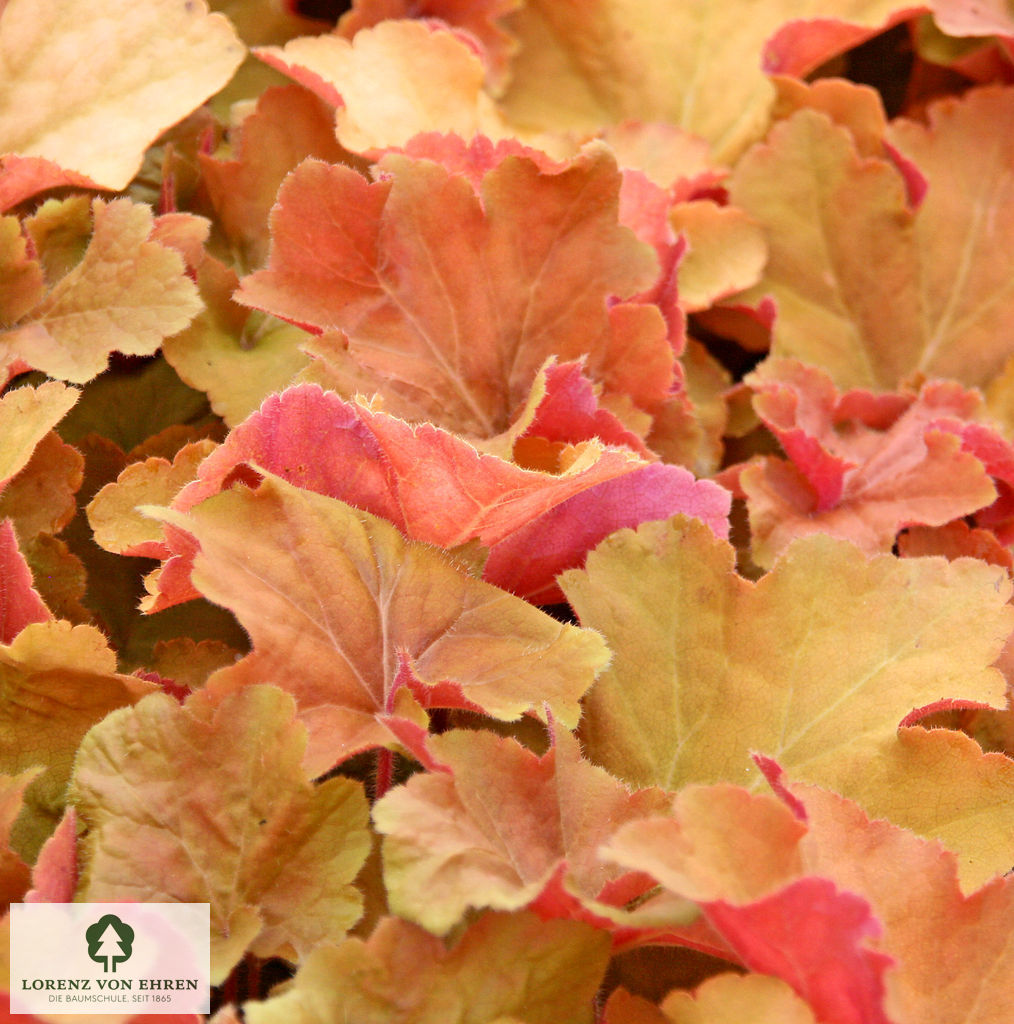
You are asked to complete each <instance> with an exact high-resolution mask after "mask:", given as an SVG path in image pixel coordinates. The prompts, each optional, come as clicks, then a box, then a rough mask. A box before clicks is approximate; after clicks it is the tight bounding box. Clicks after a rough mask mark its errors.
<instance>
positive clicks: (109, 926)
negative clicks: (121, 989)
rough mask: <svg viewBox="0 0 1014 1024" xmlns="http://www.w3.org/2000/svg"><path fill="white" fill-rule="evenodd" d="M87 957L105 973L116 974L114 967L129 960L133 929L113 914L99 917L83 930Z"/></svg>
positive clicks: (132, 942)
mask: <svg viewBox="0 0 1014 1024" xmlns="http://www.w3.org/2000/svg"><path fill="white" fill-rule="evenodd" d="M85 938H86V939H87V940H88V955H89V956H90V957H91V958H92V959H93V960H94V961H95V962H96V963H98V964H102V965H103V970H104V971H106V972H110V971H111V972H112V973H113V974H115V973H116V965H117V964H118V963H120V964H122V963H123V962H124V961H126V960H129V959H130V954H131V952H132V949H133V944H134V929H133V928H131V927H130V925H129V924H125V923H124V922H123V921H121V920H120V919H119V918H118V917H117V916H116V915H115V914H106V915H105V916H104V917H100V918H99V919H98V920H97V921H96V922H95V924H93V925H91V926H89V927H88V928H87V929H86V930H85Z"/></svg>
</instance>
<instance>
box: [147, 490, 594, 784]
mask: <svg viewBox="0 0 1014 1024" xmlns="http://www.w3.org/2000/svg"><path fill="white" fill-rule="evenodd" d="M160 517H161V518H163V519H165V520H166V521H167V522H169V523H172V524H173V525H174V526H175V527H178V528H179V529H182V530H185V531H187V532H188V534H189V535H191V536H192V537H193V538H194V541H196V544H197V545H198V546H199V553H198V554H197V556H196V558H195V560H194V573H193V578H194V583H195V584H196V586H197V587H198V589H199V590H200V591H201V592H202V593H203V594H205V596H207V597H208V598H209V599H210V600H212V601H214V602H216V603H217V604H221V605H224V606H225V607H227V608H229V609H230V610H231V611H233V612H234V613H235V615H236V617H237V618H238V619H239V621H240V623H241V624H242V625H243V626H244V628H245V629H246V630H247V632H248V633H249V635H250V638H251V641H252V642H253V651H252V653H251V654H249V655H247V657H245V658H244V659H243V660H242V661H240V662H239V663H238V664H236V665H235V666H233V667H230V668H225V669H223V670H221V671H219V672H218V673H216V675H215V676H214V677H213V678H212V680H211V681H210V683H209V686H211V687H212V688H216V691H217V692H221V690H222V689H223V688H225V689H235V688H237V687H239V688H242V687H245V686H247V685H249V684H251V683H255V682H261V681H264V680H271V681H272V682H274V683H276V684H278V685H280V686H282V687H283V688H284V689H286V690H287V691H289V692H290V693H292V694H293V695H294V696H295V697H296V699H297V701H298V704H299V711H300V716H301V719H302V721H303V722H305V723H306V725H307V727H308V729H309V731H310V749H309V751H308V754H307V763H308V765H309V766H310V768H311V771H312V773H313V774H320V773H322V772H324V771H327V770H328V769H329V768H331V767H332V765H334V764H336V763H337V762H339V761H341V760H343V759H344V758H346V757H348V756H350V755H351V754H353V753H356V752H357V751H359V750H364V749H367V748H369V747H372V746H377V745H386V744H389V743H391V742H392V740H391V734H390V733H389V732H388V730H387V728H386V727H385V726H384V725H383V724H382V723H381V722H380V721H378V719H377V717H376V716H377V715H378V714H381V713H384V712H387V711H390V710H392V708H393V704H392V702H393V700H394V697H395V694H396V692H397V690H398V689H400V687H401V686H402V685H408V686H410V687H411V688H412V689H413V691H414V692H416V695H417V697H420V698H421V699H422V700H423V702H424V703H427V702H430V701H432V702H433V703H434V704H435V705H436V706H451V707H469V708H473V709H481V710H482V711H483V712H485V713H486V714H488V715H491V716H493V717H494V718H499V719H503V720H513V719H516V718H518V717H520V715H521V714H523V713H524V712H527V711H531V712H539V711H540V710H541V709H542V707H543V705H544V704H545V705H546V706H548V707H549V708H551V709H552V713H553V715H554V716H555V717H556V718H557V719H558V720H560V721H561V722H563V723H564V724H567V725H571V726H572V725H575V724H576V723H577V719H578V717H579V716H580V706H579V704H578V700H579V699H580V697H581V696H582V695H583V694H584V693H585V691H586V690H587V689H588V687H589V686H591V684H592V682H593V681H594V679H595V677H596V675H597V674H598V673H599V672H600V671H601V670H602V668H603V667H604V665H605V664H606V662H607V661H608V659H609V654H608V651H607V650H606V648H605V645H604V644H603V643H602V641H601V639H600V638H599V637H598V636H597V635H596V634H594V633H592V632H591V631H589V630H581V629H578V628H577V627H575V626H570V625H561V624H560V623H558V622H556V621H555V620H554V619H552V618H550V617H549V616H548V615H545V614H543V613H542V612H540V611H539V610H538V609H536V608H533V607H532V606H531V605H529V604H527V603H526V602H524V601H522V600H521V599H520V598H517V597H514V596H513V595H511V594H508V593H506V592H505V591H502V590H499V589H497V588H496V587H494V586H491V585H490V584H488V583H484V582H482V581H481V580H478V579H475V578H474V577H473V576H472V575H470V573H469V572H468V571H467V570H466V569H465V568H462V567H461V566H460V565H459V564H457V563H456V562H455V561H454V559H453V557H452V556H450V555H448V554H447V553H446V552H443V551H440V550H438V549H436V548H433V547H430V546H429V545H426V544H421V543H418V542H415V541H410V540H406V539H405V537H404V536H403V535H402V534H401V533H400V532H399V531H398V530H397V528H396V527H394V526H392V525H391V524H390V523H388V522H386V521H385V520H383V519H380V518H378V517H377V516H374V515H371V514H370V513H368V512H362V511H359V510H357V509H355V508H353V507H351V506H349V505H346V504H345V503H344V502H342V501H338V500H336V499H333V498H329V497H325V496H323V495H320V494H314V493H312V492H310V491H304V490H301V489H299V488H297V487H293V486H292V485H291V484H288V483H285V482H284V481H283V480H281V479H279V478H275V477H269V478H266V479H265V480H264V481H263V482H262V483H261V484H260V485H259V486H258V488H257V489H256V490H249V489H247V488H245V487H238V488H234V489H232V490H230V491H225V492H223V493H221V494H218V495H215V496H214V497H212V498H209V499H208V500H206V501H204V502H202V503H201V504H200V505H198V506H197V507H196V508H194V509H192V510H191V511H190V513H189V514H188V515H186V516H183V515H180V514H178V513H171V512H168V511H165V512H162V513H160Z"/></svg>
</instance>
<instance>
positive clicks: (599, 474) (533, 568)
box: [153, 386, 729, 607]
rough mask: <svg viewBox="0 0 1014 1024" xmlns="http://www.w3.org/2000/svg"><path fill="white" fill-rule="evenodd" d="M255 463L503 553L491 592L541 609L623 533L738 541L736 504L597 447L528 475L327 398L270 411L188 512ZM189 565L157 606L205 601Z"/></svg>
mask: <svg viewBox="0 0 1014 1024" xmlns="http://www.w3.org/2000/svg"><path fill="white" fill-rule="evenodd" d="M580 425H581V424H580V417H577V416H575V417H571V418H570V426H571V427H573V428H574V429H578V428H579V427H580ZM244 463H251V464H254V465H257V466H261V467H263V468H264V469H266V470H269V471H270V472H273V473H276V474H277V475H279V476H281V477H283V478H285V479H286V480H288V481H289V482H290V483H293V484H295V485H297V486H299V487H303V488H307V489H309V490H311V491H316V492H318V493H321V494H326V495H329V496H330V497H334V498H339V499H341V500H342V501H348V502H349V503H350V504H353V505H355V506H356V507H358V508H361V509H364V510H365V511H368V512H372V513H373V514H375V515H379V516H383V517H384V518H385V519H388V520H389V521H391V522H393V523H394V524H395V525H396V526H397V527H398V528H399V529H400V530H401V531H402V532H403V533H404V534H405V535H406V536H408V537H410V538H412V539H414V540H420V541H425V542H427V543H430V544H437V545H440V546H441V547H445V548H453V547H457V546H459V545H461V544H466V543H468V542H469V541H478V542H479V543H481V544H482V545H483V546H484V547H487V548H489V550H490V556H489V559H488V560H487V562H486V567H485V570H484V579H486V581H487V582H490V583H494V584H496V585H497V586H500V587H503V588H504V589H507V590H510V591H511V592H513V593H515V594H519V595H522V596H525V597H527V598H529V599H531V600H541V599H543V598H547V597H549V598H551V597H552V596H553V595H555V594H556V593H557V590H556V583H555V579H554V578H555V576H556V574H557V573H559V572H560V571H562V570H563V569H565V568H570V567H572V566H575V565H580V564H581V562H582V561H583V558H584V555H585V553H586V552H587V551H588V550H589V549H590V548H591V547H592V546H593V545H594V544H596V543H598V541H600V540H601V539H602V538H603V537H605V536H606V535H607V534H608V533H610V532H611V531H612V530H614V529H616V528H617V527H619V526H631V525H636V524H637V523H640V522H642V521H644V520H645V519H654V518H661V517H664V516H667V515H671V514H673V513H674V512H676V511H681V512H686V513H688V514H691V515H697V516H700V517H701V518H702V520H703V521H705V522H707V523H708V525H709V527H710V528H711V529H712V530H714V531H715V532H716V533H718V534H719V535H721V536H725V534H726V533H727V531H728V519H727V515H728V509H729V496H728V493H727V492H726V491H725V490H724V489H722V488H720V487H718V486H717V485H716V484H713V483H711V482H709V481H697V480H694V478H693V476H692V474H690V473H689V472H688V471H687V470H685V469H683V468H681V467H678V466H663V465H659V464H649V463H645V462H643V461H642V460H640V459H638V458H637V457H636V456H634V455H633V454H632V453H631V452H629V451H618V450H612V449H603V448H602V447H601V446H599V445H598V444H597V443H596V442H594V441H592V442H589V443H588V444H587V445H584V446H578V447H576V448H573V449H568V461H567V462H566V463H565V464H564V465H562V466H561V465H556V466H554V469H555V470H556V471H555V472H544V471H539V470H532V469H524V468H522V467H521V466H518V465H516V464H514V463H512V462H508V461H506V460H505V459H501V458H498V457H496V456H495V455H484V454H481V453H480V452H478V451H477V450H476V449H475V448H474V447H473V446H472V445H470V444H469V443H468V442H467V441H465V440H464V439H463V438H461V437H458V436H456V435H454V434H451V433H449V432H447V431H444V430H439V429H437V428H436V427H433V426H431V425H429V424H422V425H420V426H416V427H413V426H410V425H409V424H408V423H405V422H404V421H402V420H400V419H397V418H396V417H393V416H387V415H385V414H383V413H380V412H373V411H371V410H370V409H369V408H367V407H366V406H364V405H362V404H358V403H347V402H343V401H342V400H341V399H340V398H339V397H338V396H337V395H335V394H333V393H327V392H323V391H321V390H320V389H319V388H316V387H313V386H300V387H296V388H291V389H288V390H286V391H285V392H283V393H282V394H281V395H278V396H272V397H271V398H269V399H268V400H267V401H266V402H265V403H264V405H263V407H262V408H261V410H260V411H259V412H258V413H256V414H254V415H253V416H251V417H250V418H249V419H248V420H247V421H246V422H245V423H243V424H241V425H240V426H239V427H237V428H236V429H235V430H234V431H233V432H232V434H231V435H230V436H229V438H228V439H227V440H226V441H225V443H224V444H223V445H222V446H221V447H220V448H219V449H218V450H217V451H215V452H214V453H213V454H212V455H211V456H210V457H209V458H208V459H207V460H206V461H205V462H204V463H203V464H202V466H201V467H200V469H199V471H198V479H197V480H196V481H195V482H194V483H193V484H192V485H190V486H188V487H187V488H185V489H184V490H183V491H181V492H180V495H179V497H178V499H177V501H176V503H175V507H176V508H177V509H180V510H186V509H188V508H191V507H192V506H193V505H194V504H195V503H196V502H197V501H199V500H201V499H202V498H204V497H208V496H210V495H212V494H214V493H216V492H217V491H218V490H220V489H221V487H222V486H223V484H224V483H225V482H226V481H227V480H228V479H229V478H230V477H231V476H232V475H233V474H237V473H240V474H242V472H243V471H242V470H241V469H240V468H239V467H241V466H242V465H243V464H244ZM349 466H355V470H354V472H349ZM522 552H523V554H521V553H522ZM187 559H188V556H187V555H186V554H185V553H183V554H180V555H177V556H176V558H175V559H174V560H171V561H170V562H168V563H167V564H166V567H165V568H164V570H163V574H162V576H161V578H160V579H159V582H158V590H159V596H158V597H157V598H156V599H155V600H156V601H165V602H166V603H171V602H173V601H179V600H187V599H188V597H190V596H193V594H192V587H191V585H190V583H189V581H188V568H187V565H188V560H187ZM153 607H159V605H158V604H157V603H156V604H153Z"/></svg>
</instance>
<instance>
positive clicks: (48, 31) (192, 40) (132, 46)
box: [0, 0, 244, 190]
mask: <svg viewBox="0 0 1014 1024" xmlns="http://www.w3.org/2000/svg"><path fill="white" fill-rule="evenodd" d="M0 49H2V51H3V53H4V69H3V75H2V77H3V80H4V83H5V84H4V90H3V93H2V96H0V151H3V152H5V153H17V154H20V155H21V156H27V157H45V158H46V159H48V160H51V161H53V162H55V163H56V164H59V165H60V167H63V168H66V169H67V170H69V171H78V172H81V173H82V174H85V175H87V176H88V177H90V178H92V179H93V180H94V181H96V182H98V183H99V184H100V185H101V186H102V187H103V188H108V189H112V190H119V189H122V188H124V187H125V186H126V185H127V183H128V182H129V181H130V179H131V178H132V177H133V176H134V174H136V173H137V171H138V169H139V168H140V166H141V159H142V157H143V155H144V151H145V149H147V147H148V145H149V144H150V143H151V142H153V141H154V139H155V138H156V137H157V136H158V135H159V134H160V133H161V132H162V131H163V130H164V129H166V128H168V127H169V126H170V125H172V124H175V122H177V121H179V120H180V119H182V118H183V117H185V116H186V115H187V114H189V113H190V111H191V110H193V109H194V108H195V107H197V106H199V105H200V104H201V103H202V102H203V101H204V100H205V99H206V98H207V97H208V96H210V95H211V94H212V93H214V92H217V91H218V90H219V89H220V88H221V87H222V86H223V85H225V83H226V82H227V81H228V80H229V78H230V77H231V76H232V73H233V71H235V70H236V68H237V67H238V66H239V63H240V61H241V60H242V59H243V53H244V50H243V45H242V44H241V43H240V41H239V40H238V39H237V38H236V34H235V32H234V31H233V29H232V26H231V25H230V24H229V22H228V21H227V20H226V19H225V18H224V17H222V16H221V15H219V14H211V15H209V14H208V8H207V4H206V3H205V2H204V0H192V2H188V3H177V2H175V0H152V2H150V3H143V4H135V3H132V2H131V0H101V2H98V3H93V4H89V6H88V8H87V9H86V10H82V9H81V8H80V7H79V6H77V5H76V4H75V3H74V0H7V2H6V3H5V4H4V5H3V7H2V10H0Z"/></svg>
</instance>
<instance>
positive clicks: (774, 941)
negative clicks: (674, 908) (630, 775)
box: [603, 786, 892, 1024]
mask: <svg viewBox="0 0 1014 1024" xmlns="http://www.w3.org/2000/svg"><path fill="white" fill-rule="evenodd" d="M805 833H806V828H805V826H804V825H803V824H802V823H801V822H799V821H797V820H795V819H794V818H793V815H792V813H791V812H790V811H789V810H788V809H787V808H786V807H784V806H782V805H780V804H779V803H778V801H776V800H774V799H772V798H771V797H768V796H759V797H756V796H750V795H749V794H747V793H746V792H745V791H744V790H743V789H740V788H739V787H735V786H713V787H700V786H691V787H689V788H687V789H685V790H684V791H683V792H682V793H681V794H680V795H679V796H677V797H676V799H675V800H674V801H673V814H672V817H670V818H654V819H649V820H645V821H640V822H633V823H631V824H629V825H627V826H625V827H624V828H622V829H621V830H620V832H619V834H618V835H617V836H616V837H615V838H614V839H613V840H612V841H611V842H610V843H609V844H608V845H607V847H606V849H605V850H603V855H604V856H606V857H610V858H612V859H615V860H617V861H618V862H619V863H621V864H623V865H624V866H626V867H636V868H638V869H640V870H644V871H647V872H648V873H649V874H651V875H652V876H653V877H655V878H657V879H658V880H659V881H660V882H661V883H662V884H663V885H664V886H665V887H666V888H667V889H669V890H671V891H672V892H675V893H679V894H680V895H683V896H687V897H689V898H692V899H695V900H697V901H698V902H699V904H700V905H701V911H702V913H703V915H704V916H705V918H706V919H707V920H708V921H709V923H710V924H711V925H712V927H713V928H714V929H715V931H716V932H717V933H718V934H720V935H721V936H722V937H723V938H724V939H725V941H726V942H728V943H729V945H730V946H731V947H732V949H733V950H734V951H735V953H736V955H737V956H738V957H739V958H740V959H741V960H742V962H743V963H744V964H745V965H746V966H747V967H749V968H751V969H753V970H756V971H759V972H760V973H763V974H770V975H774V976H775V977H780V978H782V979H783V980H784V981H786V982H787V983H788V984H789V985H790V986H791V987H792V988H793V989H794V990H795V991H796V993H797V994H798V995H800V996H801V997H802V998H803V999H804V1000H805V1001H806V1002H807V1003H809V1004H810V1005H811V1006H812V1007H813V1009H814V1011H815V1016H817V1018H818V1019H819V1020H827V1021H829V1022H833V1024H888V1021H889V1020H891V1018H890V1017H889V1016H888V1015H887V1014H886V1013H885V1012H884V1007H883V1002H884V996H885V971H886V970H887V968H888V967H889V966H891V964H892V958H891V957H890V956H887V955H885V954H884V953H882V952H880V951H879V949H878V948H876V944H871V942H870V940H875V939H876V938H877V937H878V936H879V934H880V931H881V928H880V925H879V922H878V921H877V919H876V918H875V916H874V914H873V912H872V910H871V906H870V903H869V902H868V901H867V900H865V899H864V898H863V896H862V890H860V891H859V893H856V892H851V891H847V887H845V886H842V885H841V883H838V884H836V883H835V881H833V879H834V878H835V875H834V873H832V872H825V871H823V870H814V869H812V868H811V866H810V864H809V863H808V862H807V861H806V858H805V854H804V853H803V852H802V843H803V842H804V841H805V839H806V838H807V837H806V835H805ZM744 843H746V844H748V848H744V845H743V844H744ZM822 867H823V865H822Z"/></svg>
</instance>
